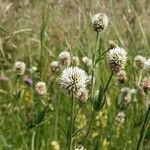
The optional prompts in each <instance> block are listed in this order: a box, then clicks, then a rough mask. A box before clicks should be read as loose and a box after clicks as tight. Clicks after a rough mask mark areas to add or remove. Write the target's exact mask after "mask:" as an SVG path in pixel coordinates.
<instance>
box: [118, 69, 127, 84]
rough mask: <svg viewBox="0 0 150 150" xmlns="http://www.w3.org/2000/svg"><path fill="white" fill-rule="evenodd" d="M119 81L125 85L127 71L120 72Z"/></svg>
mask: <svg viewBox="0 0 150 150" xmlns="http://www.w3.org/2000/svg"><path fill="white" fill-rule="evenodd" d="M117 80H118V81H119V83H121V84H123V83H124V82H125V81H126V80H127V74H126V71H124V70H120V71H119V72H118V73H117Z"/></svg>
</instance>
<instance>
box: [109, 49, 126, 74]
mask: <svg viewBox="0 0 150 150" xmlns="http://www.w3.org/2000/svg"><path fill="white" fill-rule="evenodd" d="M108 61H109V66H110V68H111V69H112V71H115V72H119V71H120V70H122V69H124V68H125V65H126V62H127V52H126V51H125V50H124V49H123V48H120V47H116V48H113V49H111V50H110V51H109V53H108Z"/></svg>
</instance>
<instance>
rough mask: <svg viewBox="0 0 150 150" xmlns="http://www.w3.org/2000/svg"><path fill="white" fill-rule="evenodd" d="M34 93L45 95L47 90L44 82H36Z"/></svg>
mask: <svg viewBox="0 0 150 150" xmlns="http://www.w3.org/2000/svg"><path fill="white" fill-rule="evenodd" d="M35 91H36V92H37V93H38V94H39V95H41V96H43V95H46V94H47V88H46V84H45V82H38V83H37V84H36V86H35Z"/></svg>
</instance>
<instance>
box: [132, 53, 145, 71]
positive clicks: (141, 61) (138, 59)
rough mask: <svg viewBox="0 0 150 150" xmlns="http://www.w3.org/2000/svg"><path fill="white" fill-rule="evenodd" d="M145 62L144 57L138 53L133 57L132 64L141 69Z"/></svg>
mask: <svg viewBox="0 0 150 150" xmlns="http://www.w3.org/2000/svg"><path fill="white" fill-rule="evenodd" d="M145 62H146V58H145V57H143V56H141V55H138V56H136V57H135V58H134V66H135V67H137V68H138V69H143V68H144V64H145Z"/></svg>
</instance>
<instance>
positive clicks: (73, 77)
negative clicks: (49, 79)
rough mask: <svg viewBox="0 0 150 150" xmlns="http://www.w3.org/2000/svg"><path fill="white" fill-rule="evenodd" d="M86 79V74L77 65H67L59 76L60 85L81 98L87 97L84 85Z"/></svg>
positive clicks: (86, 81)
mask: <svg viewBox="0 0 150 150" xmlns="http://www.w3.org/2000/svg"><path fill="white" fill-rule="evenodd" d="M88 81H89V78H88V75H87V74H86V72H85V71H84V70H82V69H80V68H79V67H72V66H71V67H67V68H65V69H64V70H63V72H62V75H61V76H60V85H61V86H62V87H63V88H65V89H66V90H68V91H69V92H72V93H73V94H77V97H80V98H81V99H83V97H85V98H86V99H87V94H86V93H87V90H86V86H87V84H88Z"/></svg>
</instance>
